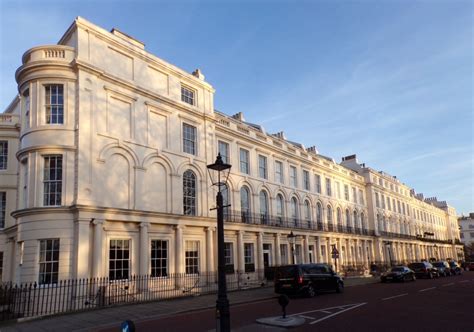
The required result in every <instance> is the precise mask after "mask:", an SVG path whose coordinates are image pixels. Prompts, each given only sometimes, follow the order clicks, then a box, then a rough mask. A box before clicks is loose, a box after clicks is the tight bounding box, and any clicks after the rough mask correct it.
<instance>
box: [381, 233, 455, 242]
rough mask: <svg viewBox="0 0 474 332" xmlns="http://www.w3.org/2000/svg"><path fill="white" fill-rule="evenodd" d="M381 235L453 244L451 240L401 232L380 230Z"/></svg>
mask: <svg viewBox="0 0 474 332" xmlns="http://www.w3.org/2000/svg"><path fill="white" fill-rule="evenodd" d="M380 235H381V236H385V237H391V238H398V239H407V240H418V241H424V242H432V243H442V244H452V241H451V240H439V239H434V238H427V237H423V236H416V235H410V234H400V233H393V232H385V231H380Z"/></svg>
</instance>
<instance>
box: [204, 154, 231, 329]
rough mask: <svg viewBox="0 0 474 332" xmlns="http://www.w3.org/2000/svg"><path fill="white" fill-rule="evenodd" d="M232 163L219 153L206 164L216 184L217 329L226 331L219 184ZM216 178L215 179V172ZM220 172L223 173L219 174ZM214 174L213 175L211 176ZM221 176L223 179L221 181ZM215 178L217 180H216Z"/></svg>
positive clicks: (213, 182) (228, 171)
mask: <svg viewBox="0 0 474 332" xmlns="http://www.w3.org/2000/svg"><path fill="white" fill-rule="evenodd" d="M231 167H232V165H229V164H225V163H224V162H223V161H222V157H221V154H220V153H219V154H218V155H217V158H216V162H215V163H214V164H211V165H207V169H208V171H209V177H210V178H211V181H212V185H213V186H214V185H215V186H217V189H218V190H217V196H216V205H217V207H216V210H217V271H218V275H217V278H218V284H217V287H218V291H217V301H216V319H217V327H216V329H217V331H221V332H228V331H230V311H229V300H228V299H227V282H226V277H225V256H224V207H225V206H224V199H223V197H222V193H221V186H226V183H227V179H228V177H229V173H230V168H231ZM211 170H212V171H216V172H217V179H215V174H216V172H211ZM221 172H222V173H223V174H222V175H221ZM213 175H214V176H213ZM221 178H222V180H223V181H221ZM216 180H217V181H216Z"/></svg>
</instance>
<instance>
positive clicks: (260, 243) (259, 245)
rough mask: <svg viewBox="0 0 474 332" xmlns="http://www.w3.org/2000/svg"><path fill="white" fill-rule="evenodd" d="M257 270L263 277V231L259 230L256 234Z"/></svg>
mask: <svg viewBox="0 0 474 332" xmlns="http://www.w3.org/2000/svg"><path fill="white" fill-rule="evenodd" d="M257 264H258V265H257V268H256V270H257V271H260V272H259V276H260V277H262V278H263V270H264V266H263V233H262V232H259V233H258V234H257Z"/></svg>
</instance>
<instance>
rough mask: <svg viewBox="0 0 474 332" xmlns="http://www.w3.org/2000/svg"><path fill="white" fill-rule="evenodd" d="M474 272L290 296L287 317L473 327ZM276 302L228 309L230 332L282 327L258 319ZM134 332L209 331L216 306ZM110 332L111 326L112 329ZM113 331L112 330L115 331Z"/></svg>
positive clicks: (309, 325)
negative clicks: (259, 321)
mask: <svg viewBox="0 0 474 332" xmlns="http://www.w3.org/2000/svg"><path fill="white" fill-rule="evenodd" d="M473 304H474V271H471V272H464V274H463V275H462V276H452V277H446V278H439V279H433V280H425V279H418V280H416V281H415V282H405V283H393V284H382V283H378V284H368V285H361V286H354V287H348V288H346V289H345V292H344V293H343V294H335V293H325V294H320V295H318V296H316V297H315V298H312V299H308V298H292V299H291V300H290V304H289V305H288V308H287V314H288V315H297V316H301V317H304V318H305V324H304V325H301V326H299V327H297V328H292V329H291V330H292V331H315V330H320V331H321V330H322V331H351V332H352V331H450V332H452V331H469V332H472V331H474V306H473ZM280 312H281V309H280V307H279V306H278V304H277V303H276V300H274V299H272V300H265V301H260V302H253V303H247V304H241V305H235V306H232V307H231V324H232V330H233V331H245V332H246V331H285V330H286V329H284V328H275V327H269V326H265V325H261V324H258V323H256V319H257V318H263V317H271V316H276V315H278V314H280ZM136 327H137V331H173V332H180V331H186V332H188V331H212V330H215V319H214V310H202V311H195V312H190V313H186V314H180V315H177V316H173V317H167V318H162V319H157V320H150V321H142V322H138V323H137V324H136ZM110 331H112V330H110ZM114 331H115V329H114Z"/></svg>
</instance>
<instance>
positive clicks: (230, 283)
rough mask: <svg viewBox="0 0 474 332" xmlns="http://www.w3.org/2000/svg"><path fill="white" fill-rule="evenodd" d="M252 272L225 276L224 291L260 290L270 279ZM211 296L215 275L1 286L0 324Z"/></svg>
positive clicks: (215, 280)
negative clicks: (144, 303)
mask: <svg viewBox="0 0 474 332" xmlns="http://www.w3.org/2000/svg"><path fill="white" fill-rule="evenodd" d="M253 270H254V272H253V273H246V272H243V271H236V272H234V273H228V274H227V275H226V279H227V290H228V291H235V290H241V289H247V288H257V287H262V286H264V285H266V284H267V283H266V280H273V276H272V275H271V276H270V277H269V275H268V273H269V272H268V271H267V270H259V269H257V270H255V269H253ZM212 293H217V273H216V272H204V273H199V274H184V273H183V274H179V273H178V274H168V275H166V276H162V277H152V276H151V275H144V276H131V277H130V278H129V279H127V280H110V279H109V278H91V279H71V280H61V281H59V282H57V283H56V284H51V285H38V284H37V283H25V284H12V283H4V284H1V285H0V321H4V320H11V319H16V318H24V317H40V316H47V315H55V314H62V313H69V312H76V311H85V310H94V309H98V308H105V307H110V306H116V305H121V304H130V303H141V302H149V301H157V300H168V299H173V298H179V297H185V296H196V295H203V294H212Z"/></svg>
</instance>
